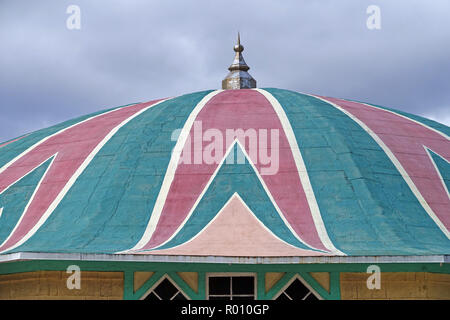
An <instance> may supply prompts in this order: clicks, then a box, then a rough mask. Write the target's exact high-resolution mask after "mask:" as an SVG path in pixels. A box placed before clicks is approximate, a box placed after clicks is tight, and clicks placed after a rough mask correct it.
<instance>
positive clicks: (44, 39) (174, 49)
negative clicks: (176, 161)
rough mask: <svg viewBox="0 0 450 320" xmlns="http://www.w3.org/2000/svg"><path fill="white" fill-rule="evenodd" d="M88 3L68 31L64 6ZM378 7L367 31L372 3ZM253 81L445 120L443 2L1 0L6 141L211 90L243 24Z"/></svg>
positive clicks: (0, 105) (448, 104)
mask: <svg viewBox="0 0 450 320" xmlns="http://www.w3.org/2000/svg"><path fill="white" fill-rule="evenodd" d="M70 5H77V6H79V8H80V10H81V29H79V30H70V29H68V28H67V26H66V21H67V19H68V18H69V16H70V14H67V13H66V10H67V8H68V6H70ZM369 5H377V6H379V8H380V10H381V29H380V30H369V29H368V28H367V25H366V21H367V19H368V18H369V16H370V15H369V14H367V12H366V10H367V7H368V6H369ZM238 30H239V31H240V32H241V40H242V43H243V45H244V46H245V51H244V57H245V60H246V61H247V63H248V64H249V66H250V67H251V69H250V73H251V74H252V75H253V77H254V78H255V79H256V80H257V81H258V87H278V88H285V89H291V90H296V91H301V92H307V93H315V94H322V95H327V96H333V97H339V98H348V99H356V100H361V101H366V102H371V103H375V104H380V105H383V106H387V107H392V108H395V109H399V110H404V111H407V112H411V113H415V114H419V115H423V116H426V117H429V118H432V119H436V120H438V121H440V122H442V123H446V124H447V125H450V1H448V0H433V1H430V0H417V1H411V0H408V1H406V0H403V1H401V0H396V1H392V0H371V1H364V0H341V1H336V0H334V1H333V0H321V1H312V0H309V1H306V0H305V1H300V0H292V1H288V0H283V1H265V0H255V1H242V0H241V1H234V0H227V1H216V0H204V1H200V0H196V1H194V0H179V1H174V0H164V1H156V0H147V1H144V0H141V1H139V0H122V1H119V0H71V1H62V0H59V1H54V0H51V1H50V0H49V1H43V0H35V1H24V0H0V43H1V50H0V98H1V100H0V111H1V113H0V141H6V140H8V139H11V138H14V137H17V136H19V135H22V134H24V133H28V132H31V131H34V130H37V129H40V128H43V127H47V126H50V125H52V124H56V123H59V122H62V121H65V120H68V119H70V118H74V117H77V116H80V115H84V114H87V113H91V112H94V111H97V110H102V109H106V108H110V107H114V106H120V105H124V104H128V103H133V102H139V101H148V100H151V99H155V98H162V97H168V96H176V95H181V94H184V93H190V92H194V91H200V90H205V89H216V88H219V87H220V85H221V80H222V79H223V78H224V77H225V75H226V74H227V67H228V66H229V65H230V64H231V62H232V59H233V50H232V47H233V45H234V43H235V41H236V34H237V31H238Z"/></svg>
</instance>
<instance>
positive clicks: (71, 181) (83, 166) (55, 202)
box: [0, 99, 168, 253]
mask: <svg viewBox="0 0 450 320" xmlns="http://www.w3.org/2000/svg"><path fill="white" fill-rule="evenodd" d="M167 100H168V99H164V100H160V101H158V102H156V103H153V104H150V105H149V106H147V107H145V108H143V109H142V110H140V111H139V112H136V113H135V114H133V115H132V116H130V117H128V118H127V119H125V120H124V121H122V122H121V123H120V124H119V125H117V126H116V127H115V128H113V129H112V130H111V131H110V132H109V133H108V134H107V135H106V136H105V137H104V138H103V140H102V141H101V142H100V143H99V144H98V145H97V146H96V147H95V148H94V150H92V152H91V153H90V154H89V155H88V156H87V157H86V159H85V160H84V161H83V163H82V164H81V166H80V167H78V169H77V170H76V171H75V173H74V174H73V175H72V177H71V178H70V179H69V181H68V182H67V183H66V185H65V186H64V187H63V189H62V190H61V191H60V192H59V194H58V195H57V197H56V198H55V199H54V200H53V202H52V203H51V204H50V206H49V207H48V208H47V210H46V211H45V213H44V214H43V215H42V216H41V218H40V219H39V221H38V222H37V223H36V224H35V225H34V226H33V228H31V230H30V231H29V232H28V233H27V234H26V235H25V236H24V237H22V239H20V240H19V241H18V242H16V243H15V244H14V245H12V246H10V247H8V248H7V249H5V250H3V251H0V253H3V252H6V251H9V250H12V249H14V248H17V247H18V246H20V245H21V244H23V243H24V242H26V241H27V240H28V239H29V238H30V237H31V236H32V235H33V234H35V233H36V231H37V230H38V229H39V228H40V227H41V226H42V225H43V224H44V222H45V221H46V220H47V219H48V217H49V216H50V215H51V213H52V212H53V211H54V210H55V208H56V207H57V206H58V204H59V203H60V202H61V200H62V199H63V198H64V196H65V195H66V194H67V192H68V191H69V189H70V188H71V187H72V185H73V184H74V183H75V181H76V180H77V179H78V177H79V176H80V175H81V173H83V171H84V170H85V169H86V167H87V166H88V165H89V163H90V162H91V161H92V160H93V159H94V157H95V156H96V154H97V153H98V152H99V151H100V149H101V148H102V147H103V146H104V145H105V144H106V143H107V142H108V141H109V140H110V139H111V138H112V137H113V136H114V135H115V134H116V132H117V131H118V130H119V129H120V128H122V127H123V126H124V125H126V124H127V123H128V122H130V121H131V120H133V119H134V118H136V117H137V116H139V115H141V114H142V113H144V112H145V111H147V110H148V109H149V108H151V107H154V106H156V105H158V104H160V103H162V102H165V101H167ZM127 107H130V106H126V107H122V108H116V109H114V110H111V111H109V112H105V113H102V114H99V115H96V116H93V117H90V118H88V119H85V120H83V121H81V122H78V123H76V124H74V125H72V126H70V127H67V128H65V129H63V130H60V131H58V132H57V133H54V134H53V135H51V136H48V137H46V138H44V139H43V140H41V141H40V142H38V143H36V144H35V145H34V146H32V147H30V148H28V149H27V150H26V151H25V152H23V153H22V154H21V155H20V156H18V157H16V158H14V160H13V161H10V162H9V163H8V164H7V165H6V166H4V167H3V168H2V170H0V173H1V172H3V171H4V170H6V168H7V167H9V166H10V165H11V164H12V163H13V162H14V161H16V160H17V159H19V158H20V157H22V156H23V155H25V154H26V153H28V152H29V151H31V150H32V149H33V148H35V147H36V146H38V145H39V144H41V143H43V142H45V141H46V140H48V139H49V138H51V137H53V136H55V135H57V134H59V133H61V132H63V131H66V130H68V129H69V128H72V127H74V126H76V125H79V124H81V123H83V122H86V121H88V120H91V119H93V118H96V117H100V116H102V115H105V114H108V113H110V112H114V111H117V110H121V109H123V108H127ZM52 163H53V161H52ZM50 167H51V165H50V166H49V167H48V168H47V171H48V170H49V169H50ZM47 171H46V173H47ZM44 177H45V174H44V176H43V177H42V179H43V178H44ZM35 192H36V190H35ZM33 195H34V194H33ZM31 200H32V199H31ZM31 200H30V201H31ZM30 201H29V202H28V204H27V208H28V205H29V204H30ZM25 212H26V209H25V211H24V213H22V217H23V215H24V214H25ZM22 217H21V218H20V220H19V222H20V221H21V220H22ZM19 222H18V223H17V224H16V226H15V227H14V229H13V231H12V232H11V233H10V234H9V236H8V238H6V240H5V241H4V242H3V243H2V244H1V245H0V247H1V246H3V245H4V244H5V243H6V242H7V241H8V239H9V238H10V237H11V236H12V234H13V233H14V231H15V230H16V228H17V227H18V225H19Z"/></svg>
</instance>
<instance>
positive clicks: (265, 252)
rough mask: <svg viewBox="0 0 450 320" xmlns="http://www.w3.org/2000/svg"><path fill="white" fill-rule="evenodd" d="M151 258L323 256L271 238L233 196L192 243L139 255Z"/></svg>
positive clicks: (240, 201)
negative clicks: (150, 256) (168, 256)
mask: <svg viewBox="0 0 450 320" xmlns="http://www.w3.org/2000/svg"><path fill="white" fill-rule="evenodd" d="M138 253H140V254H152V255H193V256H232V257H274V256H322V255H327V254H324V253H320V252H316V251H311V250H303V249H299V248H296V247H294V246H291V245H290V244H288V243H286V242H284V241H282V240H280V239H279V238H277V237H276V236H275V235H273V234H272V233H271V232H270V231H269V230H268V229H267V228H265V227H264V225H263V224H262V223H261V222H260V221H259V220H258V219H257V218H256V217H255V216H254V214H253V213H252V212H251V211H250V210H249V209H248V207H247V206H246V205H245V204H244V203H243V201H242V199H241V198H240V197H239V196H238V195H234V196H233V197H232V198H231V199H230V200H229V201H228V203H227V204H226V205H225V206H224V207H223V208H222V210H221V211H220V212H219V213H218V214H217V216H216V217H215V218H214V219H213V221H211V222H210V224H209V225H207V226H206V227H205V228H204V229H203V230H202V231H201V232H200V233H199V234H198V235H197V236H196V237H194V238H193V239H192V240H190V241H188V242H186V243H184V244H181V245H179V246H177V247H174V248H171V249H163V250H154V251H147V252H138Z"/></svg>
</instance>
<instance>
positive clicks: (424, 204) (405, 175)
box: [305, 94, 450, 239]
mask: <svg viewBox="0 0 450 320" xmlns="http://www.w3.org/2000/svg"><path fill="white" fill-rule="evenodd" d="M305 95H308V96H310V97H314V98H316V99H319V100H322V101H323V102H326V103H328V104H329V105H331V106H333V107H335V108H336V109H338V110H340V111H342V112H343V113H345V114H346V115H347V116H348V117H350V118H351V119H352V120H353V121H355V122H356V123H357V124H359V125H360V126H361V127H362V128H363V129H364V130H365V131H366V132H367V133H368V134H369V135H370V136H371V137H372V138H373V139H374V140H375V141H376V142H377V143H378V145H379V146H380V147H381V148H382V149H383V151H384V153H385V154H386V155H387V156H388V157H389V159H390V160H391V161H392V163H393V164H394V165H395V167H396V168H397V170H398V171H399V172H400V174H401V176H402V177H403V179H404V180H405V181H406V183H407V184H408V186H409V188H410V189H411V191H412V192H413V193H414V195H415V196H416V198H417V199H418V200H419V202H420V204H421V205H422V207H423V208H424V209H425V211H426V212H427V213H428V215H429V216H430V218H431V219H433V221H434V223H436V225H437V226H438V227H439V229H441V231H442V232H443V233H444V235H445V236H446V237H447V238H448V239H450V232H449V231H448V230H447V228H446V227H445V225H444V224H443V223H442V221H441V220H439V218H438V217H437V216H436V214H435V213H434V212H433V210H432V209H431V207H430V206H429V205H428V203H427V202H426V201H425V199H424V198H423V196H422V194H421V193H420V191H419V190H418V189H417V187H416V185H415V184H414V182H413V181H412V179H411V177H410V176H409V175H408V173H407V172H406V170H405V169H404V168H403V166H402V164H401V163H400V161H399V160H398V159H397V157H396V156H395V155H394V154H393V153H392V151H391V149H389V148H388V146H386V144H385V143H384V142H383V140H381V139H380V137H379V136H378V135H377V134H376V133H375V132H373V131H372V129H370V128H369V127H368V126H367V125H366V124H365V123H364V122H362V121H361V120H359V119H358V118H357V117H355V116H354V115H353V114H352V113H350V112H349V111H347V110H345V109H344V108H342V107H340V106H338V105H337V104H335V103H333V102H331V101H328V100H326V99H324V98H321V97H318V96H315V95H312V94H305ZM356 103H359V102H356Z"/></svg>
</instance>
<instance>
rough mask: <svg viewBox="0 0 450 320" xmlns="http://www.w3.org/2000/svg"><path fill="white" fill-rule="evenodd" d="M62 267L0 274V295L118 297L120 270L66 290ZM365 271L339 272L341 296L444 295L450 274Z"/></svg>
mask: <svg viewBox="0 0 450 320" xmlns="http://www.w3.org/2000/svg"><path fill="white" fill-rule="evenodd" d="M183 275H184V274H183ZM69 276H70V274H68V273H66V272H65V271H37V272H23V273H16V274H7V275H0V299H2V300H3V299H89V300H96V299H102V300H107V299H122V298H123V286H124V275H123V273H122V272H92V271H81V289H80V290H76V289H73V290H69V289H67V287H66V281H67V278H68V277H69ZM369 276H370V274H368V273H347V272H344V273H341V274H340V289H341V298H342V299H364V300H366V299H447V300H450V274H438V273H428V272H409V273H405V272H384V273H381V288H380V289H379V290H376V289H375V290H369V289H368V288H367V285H366V281H367V279H368V277H369Z"/></svg>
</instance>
